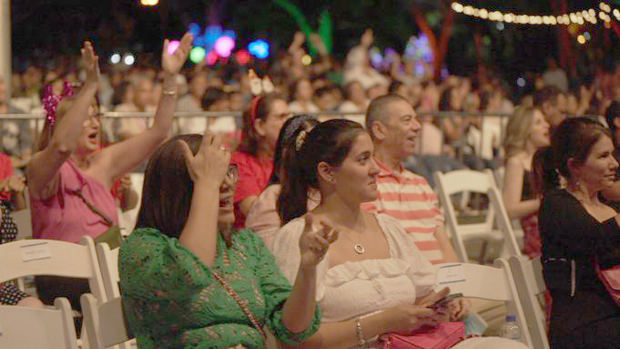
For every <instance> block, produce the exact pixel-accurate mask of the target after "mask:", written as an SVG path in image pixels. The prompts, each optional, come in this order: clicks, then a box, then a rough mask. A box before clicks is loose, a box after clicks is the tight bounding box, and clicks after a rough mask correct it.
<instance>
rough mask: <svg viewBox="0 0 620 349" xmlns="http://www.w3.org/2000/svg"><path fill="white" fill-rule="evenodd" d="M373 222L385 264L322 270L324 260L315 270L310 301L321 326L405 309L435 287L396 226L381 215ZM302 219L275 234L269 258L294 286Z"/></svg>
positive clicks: (422, 261) (428, 269) (425, 263)
mask: <svg viewBox="0 0 620 349" xmlns="http://www.w3.org/2000/svg"><path fill="white" fill-rule="evenodd" d="M376 218H377V222H378V223H379V226H380V227H381V229H382V230H383V233H384V234H385V237H386V239H387V241H388V246H389V251H390V258H386V259H367V260H363V261H359V262H346V263H343V264H340V265H337V266H335V267H330V266H329V265H328V261H329V254H330V252H329V250H328V252H327V255H326V256H325V258H324V259H323V261H321V262H320V263H319V265H318V266H317V295H316V299H317V302H318V303H319V305H320V306H321V310H322V312H323V320H322V321H323V322H335V321H342V320H346V319H350V318H354V317H358V316H364V315H368V314H371V313H374V312H377V311H381V310H385V309H388V308H390V307H394V306H398V305H401V304H405V303H413V302H414V301H415V299H416V298H417V297H420V296H424V295H426V294H427V293H428V292H430V291H431V290H433V288H434V286H435V275H436V270H435V268H434V267H433V266H432V265H431V263H430V262H429V261H428V260H426V259H425V258H424V257H423V256H422V254H421V253H420V251H419V250H418V248H417V247H416V245H415V243H414V242H413V240H412V238H411V237H410V236H409V235H408V234H407V233H406V232H405V231H404V229H403V228H402V227H401V226H400V223H399V222H398V221H397V220H396V219H395V218H392V217H391V216H388V215H386V214H377V215H376ZM304 224H305V223H304V218H303V217H300V218H297V219H294V220H292V221H290V222H289V223H288V224H286V225H285V226H283V227H282V228H281V229H280V230H279V231H278V233H277V234H276V238H275V243H274V254H275V256H276V261H277V262H278V265H279V266H280V268H281V269H282V272H283V273H284V275H285V276H286V277H287V278H288V279H289V281H290V282H291V283H293V282H294V281H295V277H296V276H297V269H298V268H299V263H300V259H301V256H300V253H299V238H300V236H301V233H302V231H303V229H304Z"/></svg>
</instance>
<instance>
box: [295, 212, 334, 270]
mask: <svg viewBox="0 0 620 349" xmlns="http://www.w3.org/2000/svg"><path fill="white" fill-rule="evenodd" d="M314 221H315V219H314V216H313V215H312V214H311V213H308V214H306V216H305V226H304V231H303V232H302V233H301V237H300V238H299V251H300V254H301V266H302V267H313V266H316V265H317V264H319V262H320V261H321V260H323V257H325V254H326V253H327V249H328V248H329V245H330V244H331V243H332V242H334V241H336V240H337V239H338V231H337V230H336V229H334V228H332V227H331V226H329V225H328V224H326V223H324V222H320V223H319V225H320V226H321V228H319V229H315V226H314Z"/></svg>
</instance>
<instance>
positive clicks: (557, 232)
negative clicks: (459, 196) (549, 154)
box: [539, 118, 620, 349]
mask: <svg viewBox="0 0 620 349" xmlns="http://www.w3.org/2000/svg"><path fill="white" fill-rule="evenodd" d="M551 146H552V148H553V159H554V163H555V169H554V170H556V171H557V172H559V174H560V175H562V176H563V177H564V178H565V179H566V188H564V189H556V190H550V191H547V192H546V193H545V195H544V198H543V202H542V204H541V209H540V213H539V215H540V220H539V227H540V233H541V237H542V259H543V263H544V269H543V271H544V276H545V281H546V283H547V287H548V288H549V290H550V291H551V295H552V297H553V309H552V313H551V323H550V328H549V335H550V344H551V347H552V348H554V349H556V348H557V349H562V348H580V349H585V348H597V349H601V348H618V345H619V344H618V343H620V310H619V309H620V308H618V307H617V306H616V305H615V303H614V302H613V300H612V299H611V296H610V295H609V294H608V293H607V291H606V289H605V287H604V285H603V284H602V283H601V281H600V280H599V278H598V275H597V273H596V263H597V262H598V264H599V265H600V267H601V268H603V269H604V268H607V267H610V266H614V265H617V264H619V263H620V215H619V214H618V209H619V208H620V206H616V205H615V204H613V203H607V202H604V201H602V200H601V199H600V192H601V190H603V189H605V188H608V187H610V186H611V185H613V183H614V182H615V181H616V169H617V168H618V162H617V161H616V159H615V158H614V156H613V150H614V147H613V143H612V140H611V137H610V133H609V131H608V130H607V129H605V128H604V127H603V126H602V125H601V124H599V123H598V122H596V121H593V120H591V119H587V118H572V119H566V120H565V121H563V122H562V123H561V124H560V126H558V128H557V129H556V131H555V133H554V135H553V138H552V142H551ZM553 175H554V174H553V173H549V174H548V176H547V178H546V179H550V178H552V177H553Z"/></svg>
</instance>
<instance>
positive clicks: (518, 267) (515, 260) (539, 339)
mask: <svg viewBox="0 0 620 349" xmlns="http://www.w3.org/2000/svg"><path fill="white" fill-rule="evenodd" d="M508 263H509V264H510V269H511V270H512V276H513V278H514V280H515V283H516V285H517V290H518V291H519V299H520V300H521V304H522V305H523V312H524V313H525V316H526V317H527V319H528V320H529V321H528V322H527V326H528V329H529V332H530V336H531V337H532V341H533V342H534V347H535V348H537V349H538V348H540V349H549V339H548V337H547V330H546V315H545V312H544V311H543V307H542V305H541V304H544V298H543V293H544V292H545V291H546V289H547V285H546V284H545V280H544V278H543V274H542V263H541V262H540V258H534V259H529V258H527V257H526V256H519V257H517V256H513V257H510V258H509V259H508Z"/></svg>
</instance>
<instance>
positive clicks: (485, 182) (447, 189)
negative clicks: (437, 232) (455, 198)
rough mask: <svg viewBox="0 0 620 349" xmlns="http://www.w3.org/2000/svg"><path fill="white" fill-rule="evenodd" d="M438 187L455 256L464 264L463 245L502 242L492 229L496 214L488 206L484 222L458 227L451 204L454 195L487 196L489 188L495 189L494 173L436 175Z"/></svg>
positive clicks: (466, 172) (500, 235)
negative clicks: (476, 242) (479, 242)
mask: <svg viewBox="0 0 620 349" xmlns="http://www.w3.org/2000/svg"><path fill="white" fill-rule="evenodd" d="M434 176H435V183H436V185H437V191H438V193H437V194H438V196H439V202H440V203H441V206H442V207H443V209H444V213H445V217H446V222H447V224H448V231H449V232H450V236H451V238H452V243H453V245H454V247H455V250H456V254H457V256H458V257H459V259H460V260H461V261H463V262H467V261H469V258H468V256H467V251H466V250H465V243H464V241H470V240H483V241H501V239H502V238H503V236H502V233H501V232H499V231H497V230H494V229H493V223H494V220H495V212H494V209H493V207H492V206H489V210H488V211H487V215H486V217H485V220H484V222H482V223H473V224H459V223H458V220H457V216H456V210H455V207H454V205H453V204H452V199H451V198H450V196H451V195H454V194H459V193H462V194H467V193H480V194H484V195H487V192H488V190H489V189H490V188H493V187H495V180H494V178H493V173H492V172H491V171H490V170H485V171H473V170H456V171H451V172H447V173H441V172H435V175H434Z"/></svg>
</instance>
